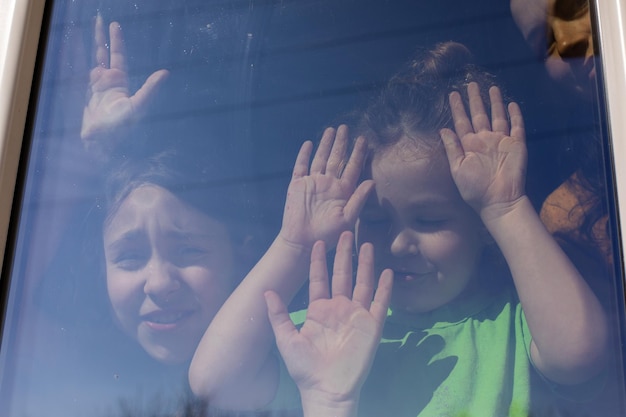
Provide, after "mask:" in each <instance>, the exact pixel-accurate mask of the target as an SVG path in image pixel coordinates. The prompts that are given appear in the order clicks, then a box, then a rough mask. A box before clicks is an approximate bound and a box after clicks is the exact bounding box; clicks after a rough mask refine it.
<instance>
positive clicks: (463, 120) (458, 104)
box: [448, 91, 474, 138]
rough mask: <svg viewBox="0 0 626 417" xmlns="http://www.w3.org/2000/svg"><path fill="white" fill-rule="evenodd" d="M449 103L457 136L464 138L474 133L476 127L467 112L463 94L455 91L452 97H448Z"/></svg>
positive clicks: (451, 94)
mask: <svg viewBox="0 0 626 417" xmlns="http://www.w3.org/2000/svg"><path fill="white" fill-rule="evenodd" d="M448 101H449V102H450V112H451V113H452V120H453V121H454V130H455V131H456V134H457V135H458V136H459V137H460V138H462V137H463V136H465V135H468V134H470V133H474V127H473V126H472V122H470V120H469V118H468V117H467V113H466V112H465V106H464V105H463V99H462V98H461V94H459V92H458V91H453V92H452V93H450V96H448Z"/></svg>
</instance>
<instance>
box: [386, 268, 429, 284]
mask: <svg viewBox="0 0 626 417" xmlns="http://www.w3.org/2000/svg"><path fill="white" fill-rule="evenodd" d="M432 274H433V272H432V271H427V272H412V271H397V270H394V271H393V279H394V281H396V282H406V283H411V282H419V281H423V280H425V279H426V278H428V277H429V276H431V275H432Z"/></svg>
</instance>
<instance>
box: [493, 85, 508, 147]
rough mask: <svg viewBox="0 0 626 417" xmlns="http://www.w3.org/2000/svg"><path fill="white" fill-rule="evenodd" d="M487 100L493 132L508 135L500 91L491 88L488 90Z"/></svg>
mask: <svg viewBox="0 0 626 417" xmlns="http://www.w3.org/2000/svg"><path fill="white" fill-rule="evenodd" d="M489 100H490V101H491V126H492V127H493V131H494V132H500V133H503V134H505V135H507V136H508V135H509V121H508V120H507V117H506V109H505V107H504V100H502V93H501V92H500V89H499V88H498V87H496V86H493V87H491V88H490V89H489Z"/></svg>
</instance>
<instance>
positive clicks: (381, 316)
mask: <svg viewBox="0 0 626 417" xmlns="http://www.w3.org/2000/svg"><path fill="white" fill-rule="evenodd" d="M392 289H393V271H392V270H391V269H385V270H384V271H383V272H382V274H380V279H379V280H378V288H376V293H375V294H374V300H373V301H372V305H371V306H370V314H371V315H372V317H374V319H375V320H376V321H378V322H379V323H381V324H382V323H383V322H384V321H385V318H386V317H387V310H388V309H389V304H390V303H391V293H392Z"/></svg>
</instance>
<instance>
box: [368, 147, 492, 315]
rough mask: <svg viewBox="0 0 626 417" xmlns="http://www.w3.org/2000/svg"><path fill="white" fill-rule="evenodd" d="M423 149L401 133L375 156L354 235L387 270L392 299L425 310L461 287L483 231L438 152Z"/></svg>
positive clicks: (398, 305) (405, 306)
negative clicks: (370, 187) (370, 189)
mask: <svg viewBox="0 0 626 417" xmlns="http://www.w3.org/2000/svg"><path fill="white" fill-rule="evenodd" d="M434 153H435V156H434V157H433V156H432V155H431V156H426V155H425V154H424V152H423V151H419V150H417V149H416V147H415V145H414V144H413V143H412V142H409V140H408V139H406V138H404V139H402V140H401V141H400V142H399V143H397V144H395V145H394V146H392V147H391V148H389V149H386V150H384V151H382V152H379V153H377V154H375V155H374V157H373V160H372V162H371V167H370V169H371V176H372V178H373V179H374V181H375V184H376V186H375V192H374V193H373V195H372V197H371V198H370V200H369V201H368V203H367V205H366V206H365V208H364V209H363V211H362V213H361V217H360V218H359V222H358V226H357V240H359V242H360V243H362V242H372V243H373V244H374V247H375V254H376V267H377V268H379V269H382V268H391V269H392V270H393V271H394V275H395V279H394V289H393V296H392V301H391V304H392V306H393V307H394V308H397V309H401V310H404V311H408V312H427V311H431V310H434V309H436V308H438V307H441V306H443V305H445V304H448V303H449V302H451V301H452V300H454V299H455V298H456V297H457V296H459V294H461V293H462V292H463V290H464V289H465V288H466V287H467V286H468V284H469V283H470V281H471V280H472V278H473V276H474V274H475V272H476V270H477V264H478V261H479V258H480V256H481V254H482V251H483V247H484V237H485V235H486V231H484V229H483V225H482V223H481V221H480V219H479V217H478V216H477V215H476V213H475V212H474V211H473V210H472V209H471V208H470V206H468V205H467V204H466V203H465V202H464V201H463V199H462V198H461V196H460V195H459V192H458V191H457V188H456V186H455V184H454V182H453V180H452V177H451V175H450V169H449V166H448V162H447V160H446V159H445V155H443V151H441V152H439V151H434Z"/></svg>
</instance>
